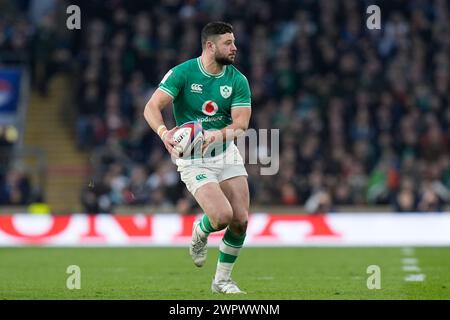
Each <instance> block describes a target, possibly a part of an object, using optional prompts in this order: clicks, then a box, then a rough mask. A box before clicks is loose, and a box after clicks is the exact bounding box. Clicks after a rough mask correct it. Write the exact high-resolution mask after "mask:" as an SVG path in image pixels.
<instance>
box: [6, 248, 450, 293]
mask: <svg viewBox="0 0 450 320" xmlns="http://www.w3.org/2000/svg"><path fill="white" fill-rule="evenodd" d="M217 254H218V250H217V248H210V249H209V252H208V261H207V264H206V265H205V266H204V267H203V268H197V267H195V266H194V265H193V263H192V262H191V259H190V256H189V254H188V249H187V248H39V247H28V248H0V299H151V300H158V299H169V300H171V299H177V300H178V299H179V300H182V299H256V300H259V299H261V300H266V299H267V300H269V299H308V300H309V299H450V248H447V247H445V248H425V247H421V248H415V249H414V251H413V255H411V256H405V252H404V250H403V248H330V247H328V248H244V250H242V252H241V256H240V257H239V258H238V260H237V264H236V266H235V268H234V271H233V278H234V280H236V282H237V283H238V284H239V285H240V287H241V288H242V289H243V290H246V291H247V292H248V294H247V295H239V296H236V295H231V296H224V295H217V294H212V293H211V292H210V284H211V279H212V277H213V274H214V271H215V266H216V259H217ZM404 258H414V259H417V267H418V268H420V272H419V273H421V274H424V275H425V279H424V281H421V282H407V281H405V277H406V276H407V275H411V274H416V273H418V272H411V271H405V270H403V268H402V267H403V263H404V262H402V261H403V260H402V259H404ZM69 265H78V266H79V267H80V269H81V289H79V290H77V289H74V290H69V289H67V287H66V281H67V278H68V277H69V276H70V274H67V273H66V269H67V267H68V266H69ZM369 265H378V266H379V267H380V270H381V289H379V290H377V289H372V290H369V289H368V288H367V278H368V277H369V276H370V274H367V267H368V266H369ZM416 271H417V270H416Z"/></svg>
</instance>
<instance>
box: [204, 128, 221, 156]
mask: <svg viewBox="0 0 450 320" xmlns="http://www.w3.org/2000/svg"><path fill="white" fill-rule="evenodd" d="M222 140H223V133H222V131H221V130H205V131H204V132H203V145H202V155H205V153H206V150H207V149H208V147H209V146H210V145H211V144H212V143H214V142H219V141H222Z"/></svg>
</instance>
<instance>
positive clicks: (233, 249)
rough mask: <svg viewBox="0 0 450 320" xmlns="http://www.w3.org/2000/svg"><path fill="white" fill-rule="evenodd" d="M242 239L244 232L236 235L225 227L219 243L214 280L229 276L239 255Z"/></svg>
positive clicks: (225, 278)
mask: <svg viewBox="0 0 450 320" xmlns="http://www.w3.org/2000/svg"><path fill="white" fill-rule="evenodd" d="M244 240H245V234H243V235H240V236H238V235H235V234H234V233H233V232H231V231H230V229H228V228H227V230H226V231H225V235H224V236H223V238H222V241H221V242H220V245H219V260H218V261H217V269H216V275H215V281H219V280H228V279H229V278H230V277H231V272H232V271H233V267H234V263H235V262H236V259H237V257H238V256H239V252H240V250H241V248H242V246H243V244H244Z"/></svg>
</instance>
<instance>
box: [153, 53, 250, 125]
mask: <svg viewBox="0 0 450 320" xmlns="http://www.w3.org/2000/svg"><path fill="white" fill-rule="evenodd" d="M159 89H161V90H163V91H164V92H165V93H167V94H168V95H170V96H171V97H172V98H173V113H174V116H175V121H176V124H177V126H179V125H182V124H183V123H186V122H189V121H198V122H201V123H202V126H203V128H204V129H205V130H209V129H223V128H225V127H226V126H227V125H229V124H231V123H232V119H231V109H232V108H242V107H245V108H250V107H251V97H250V87H249V85H248V81H247V78H246V77H245V76H244V75H243V74H242V73H241V72H239V70H237V69H236V68H235V67H234V66H232V65H228V66H224V68H223V70H222V72H221V73H220V74H216V75H213V74H210V73H208V72H207V71H206V70H205V69H204V67H203V65H202V63H201V61H200V57H198V58H196V59H191V60H188V61H186V62H184V63H181V64H179V65H177V66H175V67H174V68H172V69H171V70H169V72H167V74H166V75H165V76H164V78H163V79H162V80H161V83H160V84H159Z"/></svg>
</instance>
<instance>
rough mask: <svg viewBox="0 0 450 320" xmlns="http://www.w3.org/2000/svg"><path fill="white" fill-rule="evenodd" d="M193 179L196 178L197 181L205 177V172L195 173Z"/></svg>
mask: <svg viewBox="0 0 450 320" xmlns="http://www.w3.org/2000/svg"><path fill="white" fill-rule="evenodd" d="M195 179H196V180H197V181H200V180H203V179H206V174H204V173H202V174H199V175H197V176H196V177H195Z"/></svg>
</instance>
